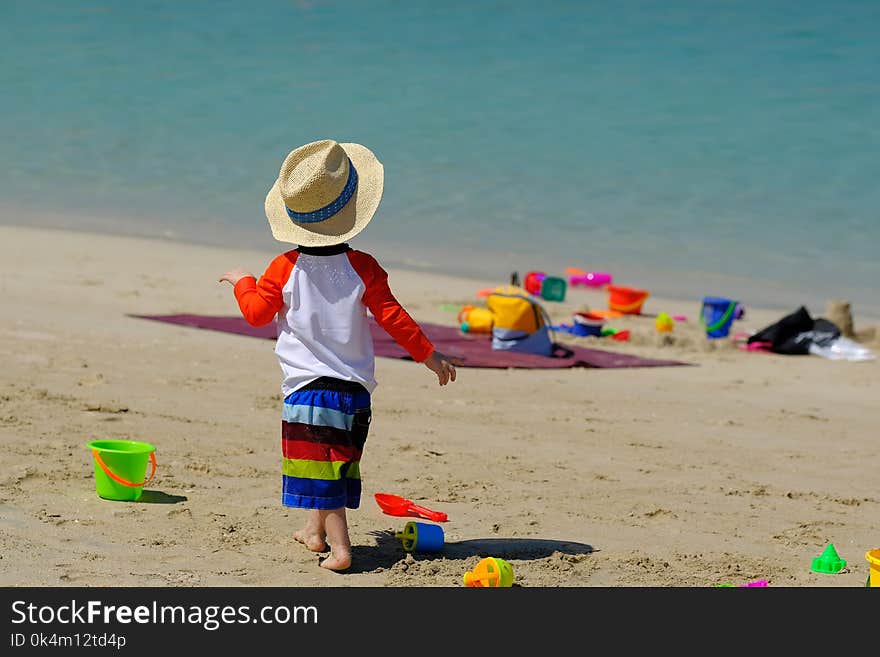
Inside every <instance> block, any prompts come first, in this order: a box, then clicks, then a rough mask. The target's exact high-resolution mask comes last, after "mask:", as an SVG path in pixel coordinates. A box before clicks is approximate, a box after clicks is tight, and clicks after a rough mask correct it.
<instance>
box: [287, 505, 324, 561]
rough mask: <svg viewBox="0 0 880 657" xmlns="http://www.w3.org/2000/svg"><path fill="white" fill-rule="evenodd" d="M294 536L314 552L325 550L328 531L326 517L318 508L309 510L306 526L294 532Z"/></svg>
mask: <svg viewBox="0 0 880 657" xmlns="http://www.w3.org/2000/svg"><path fill="white" fill-rule="evenodd" d="M293 537H294V538H295V539H296V540H297V541H299V542H300V543H302V544H303V545H305V546H306V547H307V548H309V549H310V550H311V551H312V552H324V551H325V550H326V549H327V543H326V542H325V539H326V538H327V532H326V531H325V530H324V519H323V518H322V517H321V511H320V510H318V509H311V510H309V516H308V519H307V520H306V526H305V527H303V528H302V529H300V530H299V531H295V532H293Z"/></svg>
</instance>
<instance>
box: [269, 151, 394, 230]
mask: <svg viewBox="0 0 880 657" xmlns="http://www.w3.org/2000/svg"><path fill="white" fill-rule="evenodd" d="M384 180H385V169H384V167H383V166H382V163H381V162H379V160H377V159H376V156H375V155H374V154H373V152H372V151H371V150H370V149H369V148H366V147H365V146H361V145H360V144H340V143H337V142H335V141H333V140H332V139H324V140H322V141H313V142H312V143H310V144H305V145H303V146H300V147H299V148H297V149H295V150H293V151H291V152H290V154H289V155H288V156H287V157H286V158H285V160H284V164H282V165H281V171H280V172H279V174H278V179H277V180H276V181H275V184H274V185H272V189H270V190H269V193H268V194H267V195H266V218H267V219H268V220H269V226H270V227H271V228H272V235H273V236H274V237H275V239H276V240H279V241H281V242H290V243H292V244H297V245H300V246H332V245H334V244H341V243H342V242H345V241H346V240H349V239H351V238H352V237H354V236H355V235H357V234H358V233H359V232H361V231H362V230H363V229H364V228H366V227H367V224H368V223H370V219H372V218H373V213H374V212H376V208H377V207H379V201H380V200H382V188H383V185H384Z"/></svg>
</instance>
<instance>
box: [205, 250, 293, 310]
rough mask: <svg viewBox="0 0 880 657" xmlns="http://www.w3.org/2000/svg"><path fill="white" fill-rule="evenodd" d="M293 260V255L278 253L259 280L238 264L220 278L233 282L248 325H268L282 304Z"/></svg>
mask: <svg viewBox="0 0 880 657" xmlns="http://www.w3.org/2000/svg"><path fill="white" fill-rule="evenodd" d="M295 260H296V258H295V257H293V258H292V257H290V255H289V254H287V253H285V254H283V255H280V256H278V257H277V258H275V260H273V261H272V263H271V264H270V265H269V267H268V268H267V269H266V273H264V274H263V275H262V276H260V280H259V281H258V280H257V279H256V277H255V276H254V275H253V274H251V273H250V272H248V271H245V270H244V269H241V268H238V267H237V268H235V269H231V270H229V271H228V272H226V273H225V274H223V275H222V276H221V277H220V279H219V282H221V283H222V282H223V281H227V282H229V283H231V284H232V286H233V290H234V293H235V299H236V301H238V307H239V309H240V310H241V314H242V316H243V317H244V318H245V319H246V320H247V322H248V324H250V325H251V326H263V325H264V324H268V323H269V322H271V321H272V320H273V319H274V318H275V315H276V314H277V313H278V311H279V310H281V307H282V306H283V305H284V298H283V296H282V293H281V292H282V290H283V289H284V284H285V283H286V282H287V279H288V277H289V276H290V270H291V269H292V268H293V263H294V262H295Z"/></svg>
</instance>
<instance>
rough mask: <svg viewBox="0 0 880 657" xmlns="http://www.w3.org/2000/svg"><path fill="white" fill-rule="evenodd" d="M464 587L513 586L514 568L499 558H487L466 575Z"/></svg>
mask: <svg viewBox="0 0 880 657" xmlns="http://www.w3.org/2000/svg"><path fill="white" fill-rule="evenodd" d="M464 585H465V586H470V587H473V588H496V587H502V586H513V566H511V565H510V564H509V563H507V562H506V561H505V560H504V559H499V558H498V557H486V558H485V559H483V560H482V561H480V563H478V564H477V565H476V566H474V569H473V570H469V571H468V572H466V573H465V574H464Z"/></svg>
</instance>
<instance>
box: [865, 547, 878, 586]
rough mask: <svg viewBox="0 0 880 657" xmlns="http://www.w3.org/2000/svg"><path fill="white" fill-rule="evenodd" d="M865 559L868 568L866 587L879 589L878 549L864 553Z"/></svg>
mask: <svg viewBox="0 0 880 657" xmlns="http://www.w3.org/2000/svg"><path fill="white" fill-rule="evenodd" d="M865 559H867V561H868V568H869V570H868V581H867V586H870V587H872V588H880V548H878V549H876V550H868V551H867V552H865Z"/></svg>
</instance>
